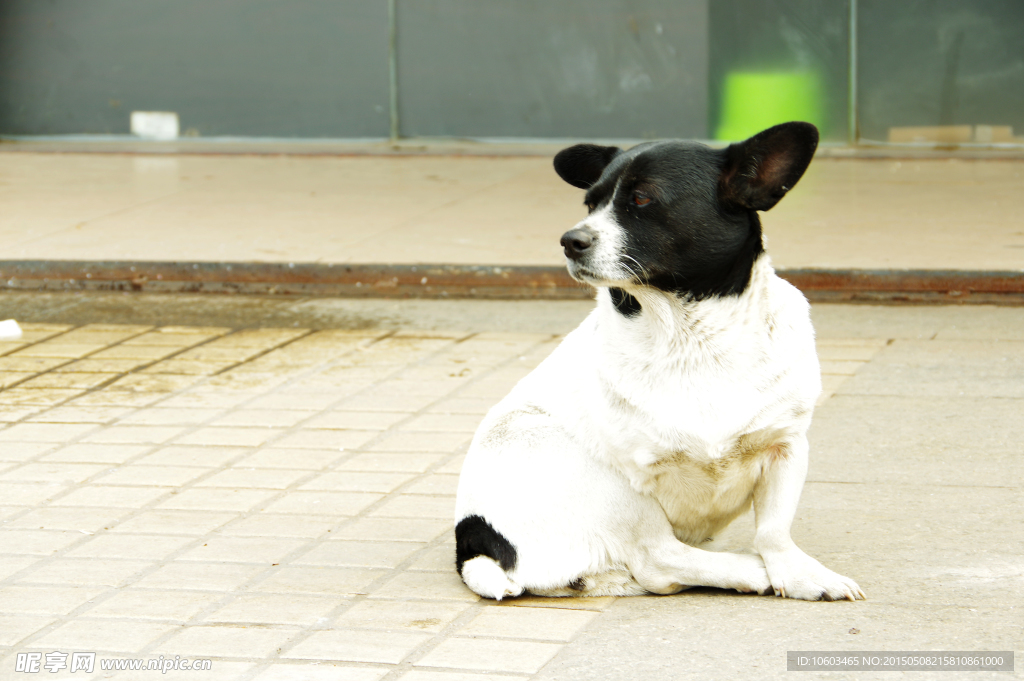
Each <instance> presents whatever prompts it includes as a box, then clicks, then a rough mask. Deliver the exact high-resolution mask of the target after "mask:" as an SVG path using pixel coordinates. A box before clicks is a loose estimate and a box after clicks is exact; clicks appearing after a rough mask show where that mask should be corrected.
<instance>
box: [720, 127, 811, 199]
mask: <svg viewBox="0 0 1024 681" xmlns="http://www.w3.org/2000/svg"><path fill="white" fill-rule="evenodd" d="M817 147H818V129H817V128H816V127H814V126H813V125H811V124H810V123H783V124H781V125H776V126H775V127H773V128H768V129H767V130H765V131H763V132H759V133H757V134H756V135H754V136H753V137H751V138H750V139H748V140H747V141H746V142H737V143H736V144H731V145H729V147H728V148H727V149H726V150H725V154H726V161H725V167H724V168H723V169H722V176H721V178H720V179H719V181H718V196H719V198H720V199H721V200H722V202H723V203H725V204H731V205H738V206H742V207H744V208H748V209H751V210H768V209H769V208H771V207H772V206H774V205H775V204H776V203H778V202H779V200H780V199H781V198H782V197H783V196H785V195H786V192H788V191H789V190H790V189H792V188H793V185H795V184H796V183H797V180H799V179H800V177H801V176H802V175H803V174H804V171H805V170H807V166H808V165H809V164H810V162H811V159H812V158H813V157H814V150H815V149H816V148H817Z"/></svg>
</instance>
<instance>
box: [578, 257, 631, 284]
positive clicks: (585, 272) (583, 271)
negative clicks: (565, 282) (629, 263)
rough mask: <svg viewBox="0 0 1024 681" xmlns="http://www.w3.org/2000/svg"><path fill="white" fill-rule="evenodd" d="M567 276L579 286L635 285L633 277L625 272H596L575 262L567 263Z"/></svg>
mask: <svg viewBox="0 0 1024 681" xmlns="http://www.w3.org/2000/svg"><path fill="white" fill-rule="evenodd" d="M568 269H569V276H570V277H572V278H573V279H575V280H576V281H578V282H580V283H581V284H589V285H590V286H610V287H615V286H629V285H630V284H635V283H637V282H636V280H635V278H634V277H631V276H630V275H629V274H628V273H626V272H621V271H620V272H615V273H608V272H596V271H594V269H593V268H591V267H588V266H586V265H583V264H581V263H580V262H579V261H577V260H569V261H568Z"/></svg>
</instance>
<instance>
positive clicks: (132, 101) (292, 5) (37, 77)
mask: <svg viewBox="0 0 1024 681" xmlns="http://www.w3.org/2000/svg"><path fill="white" fill-rule="evenodd" d="M133 110H158V111H177V112H178V114H179V116H180V119H181V127H182V130H183V131H184V130H187V129H189V128H192V129H193V130H194V131H195V132H198V133H199V134H201V135H246V136H284V137H361V136H371V137H372V136H375V137H386V136H387V135H388V130H389V113H388V16H387V4H386V2H385V1H384V0H373V1H372V2H370V1H363V2H337V1H334V0H287V1H283V0H0V133H4V134H23V135H52V134H69V133H71V134H73V133H117V134H127V133H128V132H129V128H128V119H129V114H130V112H131V111H133Z"/></svg>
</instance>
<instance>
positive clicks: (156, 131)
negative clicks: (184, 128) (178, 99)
mask: <svg viewBox="0 0 1024 681" xmlns="http://www.w3.org/2000/svg"><path fill="white" fill-rule="evenodd" d="M131 126H132V134H133V135H138V136H139V137H142V138H144V139H150V140H173V139H177V138H178V132H179V131H180V129H181V126H180V125H179V124H178V114H177V113H175V112H174V111H132V117H131Z"/></svg>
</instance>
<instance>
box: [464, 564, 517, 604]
mask: <svg viewBox="0 0 1024 681" xmlns="http://www.w3.org/2000/svg"><path fill="white" fill-rule="evenodd" d="M462 581H463V582H465V583H466V586H468V587H469V588H470V589H472V590H473V591H474V592H476V593H477V594H479V595H480V596H483V597H484V598H493V599H494V600H496V601H500V600H501V599H502V598H505V597H506V596H512V597H515V596H519V595H520V594H522V593H523V587H521V586H519V585H518V584H516V583H515V582H513V581H512V580H511V579H509V578H508V575H507V574H505V571H504V570H502V569H501V566H500V565H498V563H497V562H496V561H495V560H494V559H492V558H488V557H487V556H477V557H476V558H473V559H471V560H467V561H466V562H465V563H464V564H463V565H462Z"/></svg>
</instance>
